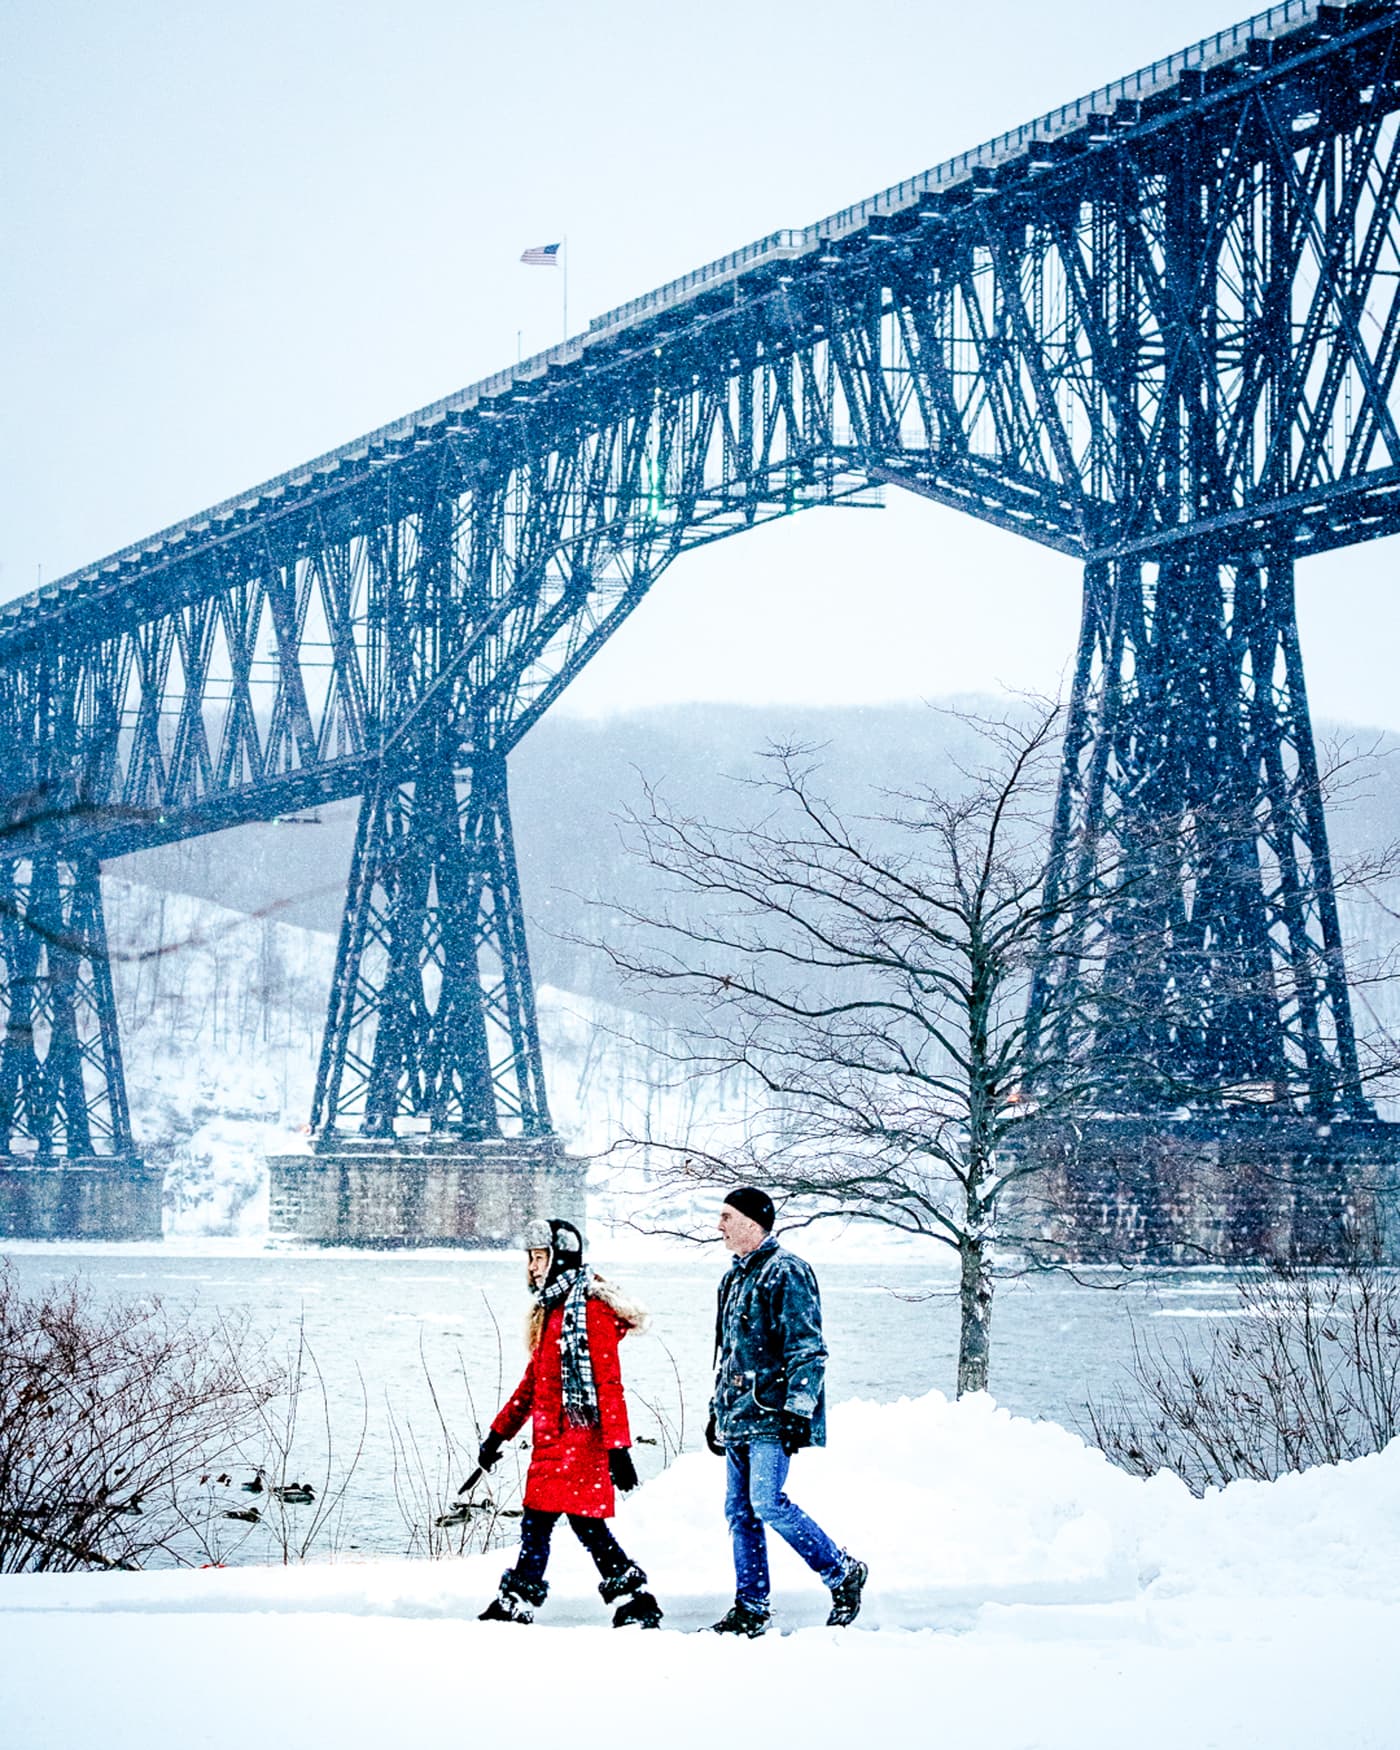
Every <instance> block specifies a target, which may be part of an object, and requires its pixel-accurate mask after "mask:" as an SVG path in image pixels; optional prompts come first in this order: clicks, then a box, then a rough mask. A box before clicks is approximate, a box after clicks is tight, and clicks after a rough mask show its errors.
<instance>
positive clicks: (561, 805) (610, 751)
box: [109, 699, 1400, 1001]
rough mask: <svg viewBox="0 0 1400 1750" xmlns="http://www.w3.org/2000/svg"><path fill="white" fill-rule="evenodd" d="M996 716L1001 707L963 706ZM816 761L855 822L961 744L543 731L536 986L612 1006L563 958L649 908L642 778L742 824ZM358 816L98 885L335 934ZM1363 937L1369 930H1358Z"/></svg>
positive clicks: (581, 963)
mask: <svg viewBox="0 0 1400 1750" xmlns="http://www.w3.org/2000/svg"><path fill="white" fill-rule="evenodd" d="M960 703H967V704H970V705H971V706H972V708H974V709H981V710H985V711H996V710H998V709H1002V708H1004V703H1003V702H998V701H994V700H985V699H974V700H969V701H960ZM1334 736H1337V737H1341V738H1342V739H1344V740H1345V741H1346V742H1347V744H1348V745H1350V746H1352V747H1355V748H1357V749H1358V750H1361V751H1363V752H1364V753H1365V755H1366V757H1365V759H1364V761H1363V764H1364V766H1365V783H1364V785H1362V786H1361V788H1360V790H1353V791H1351V792H1350V793H1348V794H1346V795H1343V796H1342V797H1340V798H1339V800H1338V801H1337V803H1336V804H1335V805H1334V806H1333V808H1332V812H1331V834H1332V842H1333V845H1334V847H1335V849H1336V850H1337V852H1338V854H1339V855H1343V856H1344V855H1346V854H1348V853H1350V852H1353V851H1355V850H1357V849H1359V848H1361V847H1363V846H1369V845H1376V844H1381V843H1388V842H1391V841H1400V759H1397V758H1396V757H1395V756H1396V754H1397V752H1400V739H1397V738H1396V737H1394V736H1390V735H1382V734H1380V733H1379V732H1377V733H1376V734H1375V735H1374V736H1373V735H1371V734H1369V733H1368V732H1366V731H1355V730H1348V731H1345V732H1341V731H1331V730H1329V729H1328V728H1327V727H1326V726H1324V727H1323V728H1322V730H1321V731H1320V737H1319V739H1320V742H1321V743H1322V744H1323V747H1324V757H1325V748H1326V745H1327V743H1328V742H1329V740H1330V739H1332V738H1333V737H1334ZM793 741H797V742H802V743H806V744H811V745H815V746H821V747H824V748H825V749H826V750H827V751H826V753H825V754H824V755H823V759H824V763H825V768H826V770H825V777H824V782H825V784H826V786H827V789H828V792H829V794H830V796H831V798H832V800H833V801H834V802H835V803H836V804H837V805H838V806H841V807H843V808H846V809H848V810H850V811H851V812H855V813H860V812H865V811H867V810H869V808H870V806H871V801H872V792H878V791H879V790H880V789H881V788H886V789H898V788H908V787H910V786H913V785H918V784H922V783H930V784H935V785H941V786H942V785H949V784H955V783H956V782H957V765H956V762H957V760H958V758H959V757H960V756H961V755H964V754H966V753H967V752H969V751H970V749H971V746H972V742H971V737H970V734H969V732H968V731H967V730H966V728H964V727H963V726H961V725H960V724H959V723H958V721H957V719H956V717H954V716H951V715H949V714H948V713H947V712H946V711H940V710H938V709H934V708H930V707H927V706H922V705H902V706H882V707H871V708H867V709H854V708H842V709H830V710H819V709H807V710H802V709H795V708H792V707H757V706H753V707H747V706H730V705H678V706H674V707H671V708H668V709H664V710H653V711H646V712H640V713H637V714H633V715H628V716H622V717H617V718H613V719H609V720H608V721H606V722H600V723H591V722H583V721H579V720H576V719H571V718H568V717H563V716H558V715H556V716H554V717H546V718H545V719H544V720H543V722H541V723H540V724H539V725H538V726H537V727H536V728H535V729H533V730H532V731H531V732H530V734H529V735H528V736H527V738H526V739H525V741H524V742H523V743H522V744H521V746H520V748H519V750H518V751H517V753H516V754H515V755H514V756H513V759H512V763H511V802H512V809H513V813H514V820H515V836H516V850H517V855H518V857H519V861H520V879H521V887H522V891H523V894H524V900H525V907H526V911H527V913H528V915H529V918H530V922H531V925H532V935H531V943H530V948H531V955H532V960H533V966H534V971H535V976H536V978H537V980H538V981H539V982H540V983H542V984H550V985H555V986H558V987H560V988H562V989H565V990H571V991H577V992H579V993H582V994H585V995H589V996H592V997H594V998H597V999H599V1000H603V1001H608V1000H612V999H613V998H615V997H616V995H617V991H616V986H615V984H614V982H613V980H612V977H611V975H610V970H609V968H608V967H607V966H606V965H605V964H604V963H603V962H602V960H601V958H600V957H599V956H598V955H596V954H593V953H590V952H588V951H586V950H583V949H579V948H577V947H573V946H571V945H570V943H569V942H568V941H567V939H566V938H568V937H569V936H571V935H575V934H584V935H587V934H590V933H594V932H596V927H597V925H596V919H595V918H593V917H592V916H591V915H590V913H589V911H588V909H587V907H586V906H585V905H584V904H583V903H581V901H580V899H579V898H578V897H577V896H579V895H583V896H589V897H593V896H607V897H612V898H615V899H618V900H623V901H634V902H641V903H643V904H645V902H646V899H647V897H648V894H649V893H650V892H651V891H652V882H651V877H650V874H649V872H648V871H647V870H646V869H645V868H643V867H641V866H639V865H638V864H637V863H636V862H635V861H634V860H633V859H632V858H630V857H628V856H627V855H626V854H625V852H624V851H623V849H622V847H621V844H620V842H619V836H618V827H617V818H616V817H617V815H618V813H619V811H620V810H622V809H623V808H624V807H626V806H627V804H628V803H631V802H635V801H636V800H637V799H638V797H639V795H640V789H641V777H642V775H645V777H646V778H647V779H648V780H650V781H652V782H655V783H657V784H659V785H660V786H661V787H662V788H663V790H664V791H665V792H666V794H667V796H668V798H669V799H670V800H671V801H672V802H673V803H674V804H675V805H677V806H678V807H680V808H681V809H683V810H684V811H685V812H687V813H690V814H693V815H696V816H700V817H704V818H709V819H715V820H725V819H732V818H736V817H738V816H739V815H740V814H741V813H743V812H744V811H745V808H746V801H747V799H746V798H745V796H744V793H743V780H744V779H745V778H751V777H753V776H754V775H755V773H756V772H757V771H758V769H759V764H760V762H759V759H758V757H757V754H758V750H759V749H761V748H763V747H765V746H767V745H771V744H773V743H775V742H793ZM356 809H357V804H356V803H354V802H349V803H339V804H337V805H335V806H334V807H329V808H323V809H320V810H319V811H314V812H312V813H308V814H307V815H303V816H299V817H294V818H293V819H292V820H290V821H288V822H285V823H277V822H270V823H267V824H262V825H258V826H249V827H240V828H236V829H234V830H233V831H230V832H226V833H218V834H212V835H210V836H208V837H206V838H203V839H194V840H190V841H188V842H186V843H184V844H178V845H170V846H165V847H163V848H161V849H160V850H156V851H147V852H142V853H140V854H138V855H136V856H132V857H127V858H123V859H121V860H120V861H119V862H117V863H114V864H112V865H110V867H109V873H111V874H112V875H113V876H116V877H120V878H122V879H125V880H129V881H135V882H139V883H141V884H142V885H143V886H146V887H152V888H159V889H163V890H165V891H167V892H171V893H186V894H191V895H195V896H197V897H200V898H204V899H209V900H213V901H214V902H216V903H217V904H219V905H222V906H228V907H231V908H233V909H235V910H239V911H245V912H253V913H256V912H265V911H266V910H267V909H268V908H269V907H274V908H275V911H274V912H273V913H272V915H274V916H275V917H276V918H277V919H279V920H280V921H283V922H286V923H293V924H300V925H303V926H304V927H306V928H309V929H313V930H321V931H332V932H334V931H335V930H337V929H338V928H339V925H340V915H341V908H342V906H343V904H344V898H345V881H346V876H347V873H348V870H349V864H350V850H351V843H352V840H353V837H354V829H355V816H356ZM1365 927H1366V931H1367V933H1368V934H1370V933H1371V930H1372V926H1371V925H1370V924H1367V925H1366V926H1365Z"/></svg>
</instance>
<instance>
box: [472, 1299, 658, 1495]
mask: <svg viewBox="0 0 1400 1750" xmlns="http://www.w3.org/2000/svg"><path fill="white" fill-rule="evenodd" d="M634 1322H635V1321H634V1320H632V1319H630V1318H628V1317H626V1316H624V1315H622V1314H620V1313H618V1312H616V1311H614V1309H613V1308H612V1307H611V1306H609V1305H608V1304H606V1302H604V1301H603V1300H600V1299H597V1298H595V1297H594V1296H593V1295H590V1296H589V1299H588V1352H589V1354H590V1356H591V1357H592V1360H593V1380H594V1383H595V1385H596V1386H597V1388H598V1425H597V1427H595V1428H574V1427H571V1426H570V1425H569V1423H568V1422H566V1420H565V1418H564V1392H563V1386H562V1383H561V1380H560V1370H559V1333H560V1331H561V1330H562V1329H563V1325H564V1309H563V1307H562V1306H557V1307H555V1308H554V1309H553V1311H552V1312H551V1313H550V1314H549V1317H548V1318H547V1319H546V1320H545V1324H544V1330H543V1332H542V1333H541V1335H540V1340H539V1342H538V1344H537V1345H536V1347H535V1351H534V1353H533V1354H532V1355H531V1357H530V1365H529V1366H528V1367H527V1368H526V1369H525V1377H524V1378H523V1379H522V1380H521V1382H520V1384H519V1385H518V1386H516V1388H515V1390H514V1391H513V1392H512V1393H511V1396H510V1401H509V1402H508V1403H507V1404H506V1406H505V1408H504V1409H503V1410H502V1411H501V1413H500V1415H499V1416H497V1417H496V1420H495V1421H494V1422H493V1423H492V1424H491V1427H492V1428H493V1430H494V1431H495V1432H496V1433H497V1434H499V1435H500V1436H501V1438H502V1440H509V1439H510V1438H511V1436H512V1435H514V1434H518V1433H519V1432H520V1430H521V1428H523V1427H524V1425H525V1418H526V1417H527V1416H528V1417H529V1418H530V1432H531V1435H532V1437H533V1440H534V1451H533V1452H532V1453H531V1455H530V1470H529V1474H528V1475H527V1476H526V1478H525V1505H526V1506H527V1507H534V1508H536V1509H537V1510H538V1511H539V1512H541V1513H578V1514H580V1515H581V1516H582V1517H583V1518H585V1519H611V1518H612V1515H613V1509H614V1501H613V1485H612V1478H611V1477H610V1476H609V1475H608V1453H609V1452H611V1451H612V1450H613V1449H614V1448H616V1447H622V1446H630V1445H631V1444H632V1433H631V1430H630V1428H629V1427H628V1425H627V1401H626V1399H625V1398H624V1397H623V1395H622V1369H621V1367H620V1366H619V1365H618V1359H617V1346H618V1343H619V1342H620V1341H621V1339H622V1338H623V1337H625V1336H626V1334H627V1332H628V1331H629V1330H631V1329H632V1326H633V1323H634Z"/></svg>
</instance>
